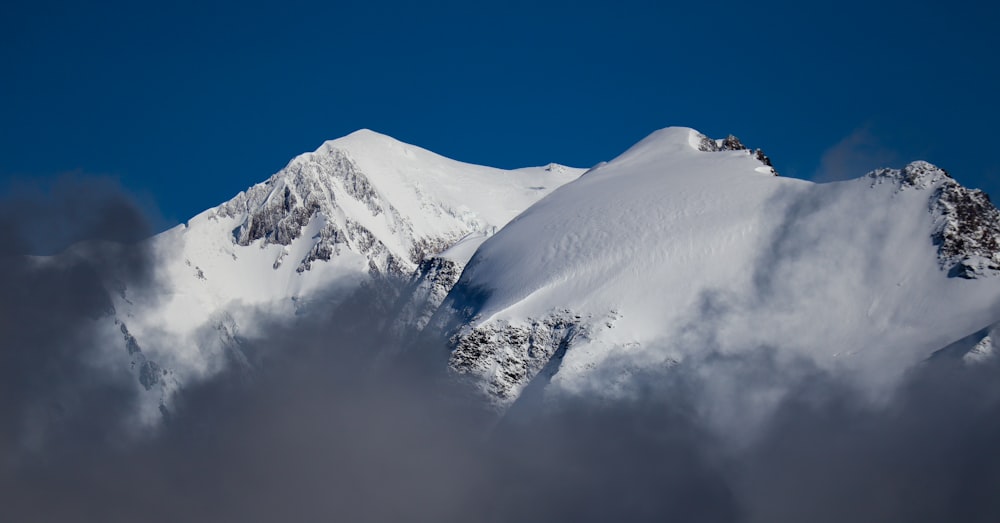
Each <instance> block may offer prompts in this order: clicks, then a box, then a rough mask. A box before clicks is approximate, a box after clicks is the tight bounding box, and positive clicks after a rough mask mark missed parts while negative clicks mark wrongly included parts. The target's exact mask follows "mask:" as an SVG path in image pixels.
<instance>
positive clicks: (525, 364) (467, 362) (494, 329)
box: [448, 309, 590, 410]
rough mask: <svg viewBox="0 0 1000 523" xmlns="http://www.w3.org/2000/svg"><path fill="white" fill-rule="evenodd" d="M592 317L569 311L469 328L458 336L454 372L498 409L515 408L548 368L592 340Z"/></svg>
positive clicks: (453, 340)
mask: <svg viewBox="0 0 1000 523" xmlns="http://www.w3.org/2000/svg"><path fill="white" fill-rule="evenodd" d="M589 325H590V318H583V317H581V316H579V315H576V314H573V313H572V312H571V311H569V310H567V309H563V310H560V311H558V312H553V313H551V314H549V315H547V316H545V317H544V318H537V319H535V318H527V319H526V320H525V321H524V322H517V323H515V322H509V321H494V322H490V323H487V324H484V325H480V326H477V327H473V326H469V325H466V326H464V327H462V328H461V329H460V330H459V331H458V332H457V333H456V334H454V335H453V336H452V337H451V339H450V343H451V345H452V347H453V349H452V352H451V357H450V359H449V361H448V367H449V369H450V370H451V371H452V372H454V373H456V374H457V375H459V376H462V377H465V378H466V379H467V380H468V381H469V382H470V383H472V385H473V387H474V388H476V389H477V390H478V391H479V392H480V393H481V394H482V395H483V396H484V398H485V399H486V400H487V401H488V402H490V403H491V404H493V405H494V407H496V408H497V409H498V410H500V409H504V408H506V407H508V406H510V404H511V403H513V402H514V400H515V399H517V397H518V395H519V394H520V393H521V391H522V390H523V389H524V387H525V386H527V384H528V383H529V382H530V381H531V380H532V379H534V378H535V377H536V376H537V375H538V374H539V373H540V372H541V371H542V369H543V368H545V367H546V366H548V365H550V364H551V365H552V366H553V367H554V368H553V369H552V373H554V372H555V370H556V369H557V368H558V364H559V361H560V360H561V359H562V357H563V355H564V354H565V353H566V351H567V350H568V349H569V347H570V346H571V345H572V344H573V343H574V341H575V340H577V339H578V338H581V339H582V338H587V337H588V336H589V331H590V327H589Z"/></svg>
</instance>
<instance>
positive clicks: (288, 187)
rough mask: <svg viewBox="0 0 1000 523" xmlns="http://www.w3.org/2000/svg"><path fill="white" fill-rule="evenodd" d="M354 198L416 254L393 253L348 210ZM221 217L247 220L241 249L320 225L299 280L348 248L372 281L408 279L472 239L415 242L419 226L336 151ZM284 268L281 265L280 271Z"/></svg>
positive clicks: (472, 223)
mask: <svg viewBox="0 0 1000 523" xmlns="http://www.w3.org/2000/svg"><path fill="white" fill-rule="evenodd" d="M348 198H349V199H351V200H353V202H351V204H353V205H357V204H360V205H361V206H363V207H364V208H365V209H366V210H367V212H368V213H370V215H371V216H372V217H374V218H381V221H383V222H384V223H385V224H386V226H387V227H386V228H387V230H388V232H389V233H391V234H392V235H393V236H395V237H397V238H398V239H400V241H401V242H402V243H403V244H404V245H407V246H408V247H409V249H408V250H407V252H406V253H405V254H404V253H399V252H394V251H393V249H391V248H390V247H389V246H387V245H386V244H385V243H384V242H383V241H382V240H381V239H380V238H379V237H378V236H376V235H375V234H374V233H373V232H372V231H371V230H370V229H369V228H368V227H366V226H365V225H363V224H362V223H361V222H360V221H358V219H357V218H356V217H353V216H352V214H351V212H350V211H348V210H345V209H344V207H343V204H342V200H344V199H348ZM217 214H218V216H221V217H239V218H240V220H241V222H240V224H239V226H238V227H236V228H235V229H234V230H233V239H234V241H235V242H236V244H237V245H241V246H248V245H250V244H251V243H253V242H255V241H257V240H261V245H269V244H277V245H289V244H291V243H292V241H294V240H295V239H297V238H299V237H300V236H301V235H302V234H303V231H304V230H305V229H306V226H307V225H309V224H310V223H311V222H313V221H314V220H315V221H317V222H318V227H316V231H315V232H313V233H312V234H313V239H314V240H315V241H314V244H313V246H312V248H311V249H310V250H309V252H308V253H307V254H306V256H305V257H303V258H302V259H301V260H292V263H295V264H296V266H297V268H296V270H297V271H298V272H303V271H307V270H309V268H310V267H311V266H312V263H313V262H315V261H317V260H320V261H329V260H330V258H331V257H333V256H336V255H339V254H340V250H341V248H346V249H350V250H352V251H354V252H357V253H359V254H362V255H364V256H366V257H367V258H368V259H369V260H370V263H371V265H370V270H371V272H372V273H373V274H378V273H390V274H397V275H405V274H408V273H409V272H411V271H412V270H413V268H414V266H415V265H416V264H417V263H419V262H420V261H421V260H422V259H423V258H424V257H426V256H428V255H430V254H434V253H436V252H439V251H440V250H442V249H444V248H446V247H447V246H448V245H450V244H451V243H453V242H454V241H455V240H456V239H457V238H458V237H460V236H461V235H462V234H465V233H467V232H469V231H468V230H456V231H455V232H454V233H453V234H450V235H446V236H445V237H425V236H420V235H418V234H416V233H415V232H414V230H413V224H412V222H411V221H410V220H408V219H406V218H405V217H404V216H402V214H401V213H400V212H399V211H398V210H397V209H396V208H395V207H393V206H392V204H390V203H389V202H387V201H385V200H384V199H383V198H382V196H381V195H380V194H379V192H378V191H377V190H376V189H375V188H374V187H373V186H372V184H371V183H370V182H369V180H368V177H367V176H366V175H365V174H364V173H362V172H361V170H360V169H358V167H357V166H356V165H355V164H354V162H352V161H351V159H350V157H349V156H348V154H346V153H345V152H343V151H341V150H339V149H336V148H330V149H328V151H327V153H326V154H312V155H307V156H303V157H300V158H299V159H297V161H294V162H292V163H291V164H290V165H289V166H288V167H287V168H285V169H284V170H282V171H281V172H279V173H277V174H275V175H274V176H272V177H271V178H270V179H268V180H267V181H266V182H264V183H262V184H258V185H255V186H254V187H252V188H250V189H249V190H248V191H246V192H241V193H240V194H238V195H237V196H236V197H235V198H233V199H232V200H231V201H229V202H227V203H225V204H223V205H222V206H220V207H219V208H218V211H217ZM456 218H459V219H461V218H462V217H461V216H456ZM465 225H467V226H468V227H469V228H470V229H474V228H476V227H479V226H481V224H480V223H479V222H477V221H476V220H474V219H471V220H467V223H465ZM404 256H405V257H404ZM281 263H282V260H281V259H278V260H277V261H275V265H274V267H275V268H277V267H278V266H279V265H280V264H281Z"/></svg>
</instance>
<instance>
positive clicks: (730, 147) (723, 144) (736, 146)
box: [698, 134, 778, 176]
mask: <svg viewBox="0 0 1000 523" xmlns="http://www.w3.org/2000/svg"><path fill="white" fill-rule="evenodd" d="M698 150H699V151H703V152H710V153H714V152H719V151H747V152H748V153H750V154H752V155H753V157H754V158H756V159H757V161H759V162H760V163H761V164H763V165H765V166H767V167H769V168H770V169H771V174H773V175H775V176H778V171H776V170H775V169H774V165H772V164H771V159H770V158H769V157H768V156H767V155H766V154H764V151H762V150H760V149H753V150H751V149H749V148H748V147H747V146H746V145H743V142H741V141H740V139H739V138H737V137H735V136H733V135H731V134H730V135H729V136H727V137H725V138H723V139H721V140H713V139H711V138H709V137H707V136H702V137H701V141H700V142H699V144H698Z"/></svg>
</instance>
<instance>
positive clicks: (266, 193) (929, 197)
mask: <svg viewBox="0 0 1000 523" xmlns="http://www.w3.org/2000/svg"><path fill="white" fill-rule="evenodd" d="M733 140H735V138H733ZM709 142H711V140H709V139H707V138H706V137H705V136H703V135H702V134H700V133H698V132H697V131H695V130H693V129H689V128H681V127H671V128H666V129H662V130H660V131H657V132H654V133H652V134H651V135H650V136H648V137H647V138H645V139H644V140H642V141H641V142H639V143H637V144H636V145H635V146H633V147H631V148H630V149H628V150H627V151H625V152H624V153H622V154H621V155H619V156H618V157H617V158H615V159H613V160H611V161H609V162H602V163H601V164H598V165H597V166H595V167H594V168H592V169H590V170H588V171H586V172H584V170H582V169H574V168H570V167H565V166H562V165H558V164H549V165H546V166H542V167H531V168H524V169H516V170H509V171H505V170H500V169H494V168H490V167H483V166H476V165H471V164H467V163H462V162H458V161H455V160H451V159H448V158H444V157H442V156H439V155H437V154H434V153H432V152H430V151H427V150H424V149H421V148H419V147H416V146H413V145H409V144H405V143H402V142H399V141H397V140H394V139H392V138H390V137H387V136H384V135H381V134H378V133H375V132H372V131H368V130H362V131H358V132H355V133H352V134H351V135H348V136H345V137H343V138H339V139H337V140H331V141H328V142H325V143H324V144H323V145H322V146H321V147H319V148H318V149H317V150H316V151H315V152H311V153H306V154H303V155H300V156H298V157H296V158H294V159H293V160H292V161H291V162H289V164H288V166H286V167H285V168H284V169H282V171H280V172H278V173H276V174H275V175H274V176H272V177H271V178H270V179H269V180H267V181H265V182H262V183H260V184H257V185H255V186H252V187H250V188H248V189H247V190H246V191H244V192H242V193H240V194H238V195H237V196H236V197H234V198H233V199H232V200H231V201H229V202H226V203H224V204H222V205H220V206H218V207H215V208H212V209H208V210H206V211H205V212H203V213H201V214H199V215H198V216H195V217H194V218H192V219H191V220H190V221H189V222H188V223H187V224H185V225H180V226H178V227H175V228H174V229H171V230H169V231H167V232H165V233H163V234H161V235H158V236H157V237H155V238H153V239H151V240H149V241H150V243H151V245H152V247H153V248H154V249H155V250H156V251H157V253H158V256H159V258H160V259H161V260H162V261H163V266H162V269H161V272H160V278H159V279H160V282H159V286H157V287H156V288H155V289H153V290H152V291H151V292H149V293H148V294H142V293H140V292H139V291H138V290H136V289H128V290H127V291H126V292H125V293H123V294H122V295H120V296H118V297H117V298H116V302H115V308H116V311H117V316H116V320H118V321H120V322H121V324H122V325H127V332H128V333H129V334H128V335H130V336H134V339H135V341H136V342H137V343H138V344H139V345H140V346H141V351H142V353H143V355H144V357H145V358H147V359H148V360H149V361H151V362H154V363H156V364H157V365H158V366H159V367H160V368H163V369H169V370H170V372H171V373H172V374H170V376H171V380H174V379H176V380H177V381H176V382H175V381H171V382H170V384H169V387H167V385H164V391H161V392H162V394H161V395H160V396H159V399H158V400H157V401H167V400H164V399H163V398H164V397H165V396H164V395H169V393H170V391H172V390H174V389H175V388H176V385H177V382H179V383H181V384H183V383H184V382H185V381H189V380H197V379H202V378H204V377H207V376H211V375H212V374H214V373H215V372H218V370H219V369H220V368H221V366H222V365H224V364H225V355H226V354H235V355H236V359H237V360H238V359H239V347H238V346H237V345H234V340H235V339H236V338H238V337H240V336H245V337H252V336H254V334H255V332H254V328H255V324H254V322H252V321H251V318H252V317H253V316H252V315H253V314H254V313H255V312H257V311H260V310H263V311H267V312H270V313H276V314H279V315H282V314H284V315H291V314H294V313H295V312H296V311H297V310H299V309H300V308H303V307H308V306H309V300H310V299H312V298H314V297H316V296H318V295H319V293H321V292H330V291H332V292H334V293H338V292H339V293H341V294H344V293H346V291H347V290H349V289H353V288H356V287H357V286H358V285H359V284H360V283H361V282H363V281H366V280H367V279H368V278H370V277H371V275H372V274H373V273H374V274H390V273H393V271H399V272H398V273H397V274H400V275H402V276H406V275H408V274H410V273H413V271H415V270H416V269H417V268H418V263H420V262H421V260H423V261H424V263H425V265H422V266H424V267H426V268H427V274H425V275H424V277H425V278H426V281H419V279H418V280H417V281H414V285H413V287H414V289H416V291H415V292H418V293H423V294H425V295H427V296H432V297H433V298H434V299H433V300H432V301H433V303H431V304H430V305H429V306H425V305H427V304H423V303H416V302H415V303H414V304H413V306H412V307H410V308H409V309H406V310H409V311H410V315H411V316H412V317H413V318H415V319H416V320H418V321H419V326H420V327H421V328H422V327H424V326H425V325H428V326H434V327H435V328H446V329H447V330H448V331H449V332H448V334H449V335H452V334H454V337H452V339H453V340H454V343H455V346H454V347H453V349H454V352H453V353H452V361H451V362H450V365H451V367H452V368H453V369H454V370H456V371H458V372H460V373H465V374H468V375H470V376H472V377H473V378H475V379H477V380H479V381H480V382H481V383H482V384H483V386H482V388H483V390H484V391H486V392H487V393H488V394H492V395H493V396H494V399H496V401H497V403H498V404H500V406H501V407H504V406H508V405H509V404H510V403H511V402H513V401H515V400H516V398H517V396H518V394H520V392H521V391H522V390H523V389H524V387H525V386H527V384H528V383H529V382H531V380H532V379H533V378H534V377H535V374H536V373H538V372H540V370H541V369H542V368H545V369H547V370H546V372H547V373H548V369H551V370H552V372H553V373H554V374H552V373H549V374H552V375H551V376H549V375H546V376H545V380H544V383H542V384H541V385H540V387H536V388H535V389H536V390H538V389H539V388H541V389H544V394H546V395H559V394H583V393H587V394H598V395H601V394H605V395H618V394H628V393H629V391H630V390H634V388H635V387H636V386H638V385H640V384H639V383H637V380H638V379H639V378H638V377H637V376H639V375H642V374H643V373H642V372H640V371H641V370H642V369H649V368H658V367H670V368H673V367H675V366H678V365H685V364H686V363H688V362H696V361H697V360H698V359H699V358H704V357H706V355H709V354H719V353H721V354H748V353H753V352H754V351H761V350H774V351H776V354H777V356H778V357H779V358H783V359H786V360H796V359H803V360H806V361H809V362H811V363H813V364H816V365H819V366H820V367H822V368H824V369H828V370H831V371H836V372H844V373H846V374H847V375H849V376H851V377H852V378H854V379H856V380H857V381H858V382H859V383H862V384H864V385H866V386H870V387H871V388H872V390H879V389H883V388H884V387H886V386H887V385H890V384H892V383H893V382H894V381H895V380H897V379H898V378H899V377H900V376H901V375H902V373H903V372H905V371H906V369H908V368H909V367H911V366H912V365H913V364H915V363H917V362H919V361H922V360H924V359H925V358H927V357H928V356H929V355H930V354H932V353H933V352H934V351H936V350H938V349H941V348H942V347H945V346H947V345H949V344H950V343H952V342H954V341H955V340H960V339H962V338H965V337H967V336H969V335H970V333H974V332H977V331H980V330H983V329H985V328H987V327H989V326H990V325H993V324H994V323H997V321H998V320H1000V277H989V273H988V271H987V270H986V269H988V267H986V265H988V264H986V263H985V262H983V263H981V264H980V265H983V266H984V267H986V269H983V271H980V272H982V274H983V275H985V276H983V277H981V278H978V279H963V278H952V277H949V271H948V270H946V269H947V267H945V266H944V265H942V259H941V258H940V255H939V252H938V246H937V245H936V244H935V240H934V238H933V237H934V235H935V234H939V231H940V230H946V232H948V231H951V232H953V233H954V234H960V233H961V231H962V228H956V227H953V225H954V223H952V222H953V221H954V220H955V219H957V218H956V216H958V214H960V213H958V212H957V211H956V212H952V213H951V214H952V216H950V217H949V218H948V219H947V220H945V219H944V218H943V217H942V216H943V215H941V213H942V212H945V211H948V210H949V209H950V207H947V206H945V207H941V205H936V204H935V203H934V202H936V201H937V200H934V198H936V197H938V196H936V195H940V193H941V190H942V188H943V187H945V186H946V185H947V186H948V187H953V186H954V182H953V181H951V179H950V177H948V176H947V174H946V173H944V172H943V171H940V170H939V169H937V168H936V167H934V166H932V165H930V164H926V163H924V162H914V163H913V164H911V165H909V166H907V167H906V168H904V169H902V170H880V171H876V172H873V173H871V174H869V175H868V176H865V177H861V178H858V179H855V180H848V181H844V182H836V183H826V184H815V183H812V182H807V181H803V180H795V179H788V178H781V177H776V176H774V172H773V170H772V169H771V168H770V167H769V166H767V165H764V164H763V163H762V160H761V159H759V158H758V155H757V154H756V152H755V151H753V150H749V149H738V150H729V149H725V148H722V147H721V146H719V147H708V148H706V147H704V145H705V143H709ZM712 143H716V144H721V142H719V141H716V142H712ZM948 184H952V185H948ZM963 194H965V193H963ZM970 194H972V193H970ZM963 197H964V196H963ZM969 198H972V199H971V200H969V201H971V202H973V203H975V204H976V205H978V204H979V203H981V202H979V199H978V198H979V196H978V195H976V194H973V195H972V196H970V197H969ZM967 199H968V198H967ZM956 201H958V200H956ZM977 202H979V203H977ZM960 203H963V204H965V203H967V202H965V200H961V202H960ZM966 207H968V208H970V209H971V208H976V207H975V205H972V204H969V205H966ZM942 208H943V209H944V211H941V210H940V209H942ZM935 213H938V214H935ZM254 220H257V221H254ZM948 220H952V221H948ZM942 224H943V225H942ZM261 227H272V228H274V231H271V230H270V229H269V230H267V231H263V232H262V231H261V230H260V228H261ZM942 227H951V228H948V229H942ZM980 229H982V228H981V227H980ZM977 230H978V229H977ZM959 239H961V238H959ZM323 242H327V243H326V244H324V243H323ZM984 245H985V243H984ZM319 247H324V248H328V251H323V252H329V253H332V254H330V255H329V256H327V257H328V258H329V259H326V258H325V257H323V256H318V255H316V253H317V252H318V251H317V249H319ZM983 249H985V247H983ZM320 250H322V249H320ZM981 250H982V249H981ZM977 252H978V251H977ZM983 252H984V253H985V254H983V256H985V255H987V254H989V253H986V251H985V250H984V251H983ZM973 254H976V253H973ZM976 255H977V256H978V255H979V254H976ZM428 257H434V258H437V259H434V260H428ZM956 259H959V258H956ZM966 261H968V260H966ZM973 261H974V260H973ZM430 262H433V263H430ZM969 263H971V262H969ZM463 268H464V269H463ZM459 271H462V272H461V277H460V279H459V281H458V283H457V284H456V285H455V287H454V288H452V289H451V290H450V292H449V290H448V289H449V287H450V285H451V282H453V281H454V278H455V277H456V276H457V274H458V272H459ZM976 275H978V273H977V274H976ZM418 276H419V275H417V274H414V277H418ZM446 294H447V298H444V296H445V295H446ZM404 299H405V297H404ZM442 299H443V300H444V302H443V304H442V305H441V307H440V308H438V309H437V310H436V312H435V310H434V306H436V305H437V303H439V302H440V300H442ZM417 301H419V300H417ZM114 328H115V329H117V328H118V327H117V324H116V326H115V327H114ZM123 332H124V331H123ZM473 333H477V334H478V336H472V334H473ZM110 335H114V336H117V337H118V338H119V339H122V334H121V333H118V332H117V331H110ZM477 339H478V340H485V341H483V342H482V343H485V344H486V346H475V343H476V342H475V340H477ZM511 340H519V341H517V343H514V341H511ZM990 343H992V342H990ZM991 347H992V345H990V346H989V347H985V346H984V347H983V348H981V349H982V350H980V351H979V352H977V353H976V354H979V353H980V352H981V353H984V354H985V353H986V352H987V351H986V348H990V349H991ZM122 351H123V352H124V349H122ZM970 358H973V357H972V356H970ZM550 361H551V363H552V364H551V365H550ZM168 389H169V390H168ZM147 410H148V411H149V412H153V413H155V412H156V409H147Z"/></svg>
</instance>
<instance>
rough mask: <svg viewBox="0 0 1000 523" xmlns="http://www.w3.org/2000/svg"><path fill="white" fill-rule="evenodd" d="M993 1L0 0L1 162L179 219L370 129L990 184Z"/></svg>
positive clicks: (427, 138) (456, 145)
mask: <svg viewBox="0 0 1000 523" xmlns="http://www.w3.org/2000/svg"><path fill="white" fill-rule="evenodd" d="M994 5H995V4H993V3H992V2H919V1H914V2H870V1H869V2H819V3H816V4H815V5H813V3H803V2H787V3H780V4H777V3H769V2H691V1H686V2H682V3H676V4H674V3H671V2H665V1H661V2H634V1H616V2H610V1H609V2H601V3H587V2H559V3H555V2H552V3H547V4H545V5H538V3H536V2H498V3H486V2H474V1H465V2H435V1H433V0H425V1H422V2H378V1H360V2H337V1H327V2H316V3H305V2H298V1H294V0H291V1H288V0H286V1H281V2H274V3H267V2H255V1H244V2H240V3H230V4H218V3H213V2H205V1H198V2H189V1H186V0H179V1H171V2H155V3H154V2H134V1H129V2H117V1H108V2H100V5H91V3H88V2H51V1H46V0H32V1H23V0H9V1H7V2H4V3H3V5H2V6H0V177H3V180H4V181H7V180H10V179H12V177H22V178H23V177H47V176H52V175H55V174H58V173H62V172H66V171H74V170H77V171H82V172H85V173H90V174H108V175H112V176H115V177H117V178H119V179H120V180H121V181H122V183H123V184H124V185H125V187H127V188H129V189H131V190H133V191H136V192H139V193H142V194H146V195H149V196H150V197H151V198H152V199H154V200H155V201H156V203H157V204H158V205H159V207H160V211H161V212H162V214H163V216H164V217H165V218H166V219H167V220H168V221H173V222H177V221H183V220H186V219H187V218H188V217H190V216H191V215H193V214H195V213H197V212H199V211H201V210H203V209H205V208H207V207H210V206H213V205H216V204H218V203H220V202H222V201H224V200H226V199H228V198H230V197H231V196H232V195H233V194H235V193H236V192H238V191H240V190H241V189H243V188H245V187H247V186H249V185H251V184H253V183H255V182H258V181H262V180H264V179H265V178H266V177H267V176H269V175H270V174H271V173H273V172H274V171H276V170H278V169H280V168H281V167H283V166H284V164H285V163H286V162H287V161H288V160H289V159H290V158H291V157H292V156H294V155H296V154H298V153H301V152H304V151H307V150H312V149H315V148H316V147H317V146H318V145H319V144H320V143H321V142H322V141H324V140H326V139H330V138H336V137H338V136H342V135H344V134H347V133H349V132H351V131H353V130H355V129H358V128H362V127H367V128H371V129H374V130H377V131H380V132H383V133H386V134H389V135H392V136H394V137H396V138H398V139H400V140H403V141H406V142H410V143H413V144H415V145H419V146H422V147H425V148H428V149H430V150H432V151H435V152H438V153H440V154H444V155H446V156H449V157H452V158H455V159H459V160H463V161H468V162H474V163H481V164H487V165H493V166H497V167H519V166H526V165H541V164H545V163H548V162H552V161H554V162H559V163H564V164H569V165H574V166H582V167H586V166H590V165H593V164H595V163H597V162H599V161H601V160H606V159H609V158H611V157H613V156H615V155H617V154H618V153H620V152H622V151H623V150H624V149H626V148H627V147H628V146H629V145H631V144H632V143H634V142H636V141H638V140H639V139H641V138H642V137H643V136H645V135H646V134H648V133H649V132H651V131H653V130H655V129H657V128H660V127H665V126H668V125H686V126H691V127H695V128H697V129H699V130H701V131H703V132H705V133H707V134H710V135H712V136H716V137H721V136H724V135H725V134H727V133H734V134H736V135H737V136H739V137H741V138H742V139H743V141H744V142H746V143H748V144H750V145H751V146H756V147H761V148H763V149H764V150H765V152H767V153H768V154H769V155H770V156H771V157H772V158H773V159H774V161H775V165H776V166H777V168H778V170H779V171H781V172H782V174H784V175H789V176H797V177H804V178H809V177H814V176H821V177H826V178H833V177H838V176H840V175H841V172H842V171H844V170H848V171H852V172H850V173H849V174H853V175H860V174H863V172H864V171H865V170H867V169H869V168H872V167H875V166H877V165H880V164H888V165H894V166H899V165H901V164H902V163H904V162H905V161H909V160H913V159H926V160H929V161H931V162H934V163H937V164H938V165H940V166H942V167H944V168H945V169H947V170H949V171H950V172H951V173H952V174H953V175H954V176H955V177H956V178H958V180H959V181H961V182H962V183H965V184H967V185H971V186H977V187H981V188H983V189H986V190H987V191H988V192H990V193H991V194H993V195H995V196H1000V159H998V155H1000V151H997V145H998V144H1000V131H998V127H997V123H996V122H997V121H998V120H1000V102H998V100H1000V72H998V63H1000V60H998V59H997V56H996V54H995V53H996V52H997V50H998V49H1000V45H998V44H1000V36H998V34H1000V31H997V29H996V26H997V23H998V22H1000V8H997V7H994Z"/></svg>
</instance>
